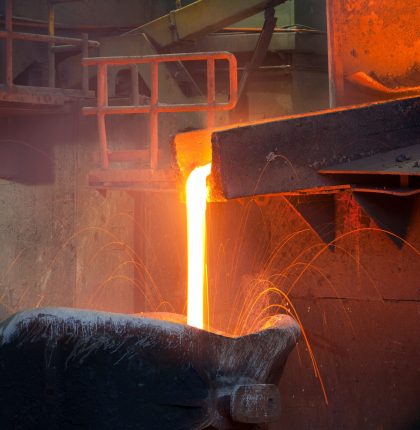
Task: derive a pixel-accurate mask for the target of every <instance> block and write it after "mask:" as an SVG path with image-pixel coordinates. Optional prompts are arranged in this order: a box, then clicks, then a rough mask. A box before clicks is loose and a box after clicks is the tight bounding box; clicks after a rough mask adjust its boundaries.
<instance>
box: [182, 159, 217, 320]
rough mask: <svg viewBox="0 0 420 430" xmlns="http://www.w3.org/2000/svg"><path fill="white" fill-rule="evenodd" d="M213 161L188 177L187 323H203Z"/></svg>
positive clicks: (198, 168) (195, 170)
mask: <svg viewBox="0 0 420 430" xmlns="http://www.w3.org/2000/svg"><path fill="white" fill-rule="evenodd" d="M210 169H211V164H206V165H205V166H202V167H197V168H196V169H194V170H193V171H192V172H191V173H190V175H189V177H188V180H187V185H186V197H187V223H188V226H187V229H188V308H187V323H188V325H191V326H193V327H198V328H203V325H204V321H203V320H204V318H203V314H204V273H205V271H204V269H205V258H206V251H205V249H206V205H207V184H206V180H207V176H208V175H210Z"/></svg>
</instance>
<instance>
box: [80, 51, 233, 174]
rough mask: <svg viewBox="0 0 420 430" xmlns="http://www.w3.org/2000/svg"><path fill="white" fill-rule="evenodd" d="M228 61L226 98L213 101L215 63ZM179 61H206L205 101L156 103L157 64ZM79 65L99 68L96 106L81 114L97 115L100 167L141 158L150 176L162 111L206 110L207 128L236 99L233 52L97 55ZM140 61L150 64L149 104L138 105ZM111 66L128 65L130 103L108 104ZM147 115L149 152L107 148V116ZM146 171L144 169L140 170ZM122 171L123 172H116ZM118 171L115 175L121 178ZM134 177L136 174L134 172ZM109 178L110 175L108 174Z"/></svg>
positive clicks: (156, 155) (154, 166)
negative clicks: (227, 95)
mask: <svg viewBox="0 0 420 430" xmlns="http://www.w3.org/2000/svg"><path fill="white" fill-rule="evenodd" d="M218 60H224V61H227V62H228V64H229V101H228V102H216V82H215V80H216V76H215V62H216V61H218ZM179 61H181V62H182V61H206V62H207V102H206V103H190V104H164V103H160V102H159V64H162V63H167V62H179ZM82 64H83V65H84V66H86V67H89V66H96V67H97V68H98V73H97V76H98V87H97V106H96V107H84V108H83V113H84V115H96V117H97V121H98V133H99V142H100V148H101V161H102V168H103V169H108V168H109V163H110V161H120V162H121V161H127V162H128V161H133V159H142V160H145V161H148V164H149V169H150V171H149V173H150V176H153V174H155V173H156V171H157V170H158V164H159V144H158V143H159V142H158V140H159V138H158V132H159V128H158V117H159V113H163V112H174V113H176V112H207V127H208V128H211V127H214V125H215V113H216V111H228V110H231V109H233V108H234V107H235V105H236V102H237V98H238V84H237V61H236V58H235V56H234V55H233V54H231V53H228V52H210V53H201V52H200V53H191V54H166V55H148V56H142V57H100V58H85V59H83V61H82ZM140 64H150V73H151V88H150V93H151V97H150V103H149V104H147V105H140V104H139V91H138V86H139V82H138V73H137V67H138V65H140ZM112 66H119V67H121V66H123V67H127V68H131V71H132V74H131V76H132V82H131V91H132V97H131V100H132V103H133V105H131V106H109V97H108V79H107V72H108V68H109V67H112ZM131 114H149V115H150V118H149V125H150V146H149V150H148V151H144V150H137V151H118V152H112V151H109V149H108V142H107V133H106V124H105V117H106V116H107V115H131ZM141 170H145V169H141ZM118 173H121V174H123V172H118ZM121 174H118V175H117V176H118V178H120V179H121V177H122V176H121ZM135 176H136V175H135ZM107 177H109V175H108V176H107Z"/></svg>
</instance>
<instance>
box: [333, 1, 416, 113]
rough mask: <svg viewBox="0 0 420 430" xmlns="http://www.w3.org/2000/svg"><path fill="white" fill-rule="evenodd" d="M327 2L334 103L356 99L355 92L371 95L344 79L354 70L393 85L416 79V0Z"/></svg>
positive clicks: (400, 85) (346, 102)
mask: <svg viewBox="0 0 420 430" xmlns="http://www.w3.org/2000/svg"><path fill="white" fill-rule="evenodd" d="M327 4H328V31H329V52H330V53H331V55H330V76H331V77H332V81H331V83H332V96H333V99H335V101H336V103H337V104H338V105H342V104H348V103H349V102H352V101H353V102H354V100H355V97H357V98H358V99H359V100H362V99H363V97H364V98H365V100H366V99H369V98H367V97H368V95H366V94H364V93H363V92H361V93H360V92H357V91H356V92H355V91H354V88H352V87H351V86H349V85H348V84H347V82H346V78H347V77H348V76H349V75H352V74H354V73H357V72H365V73H367V74H369V75H371V76H374V77H376V78H378V79H379V80H380V81H381V82H382V84H385V85H387V84H389V86H391V87H392V88H398V87H404V86H406V87H410V86H418V85H419V84H420V73H419V64H420V50H419V42H418V41H419V40H420V24H419V22H420V4H419V3H418V2H412V1H407V0H343V1H336V0H328V2H327ZM375 98H376V99H380V98H381V95H379V94H377V95H376V96H373V99H375ZM370 99H372V98H370Z"/></svg>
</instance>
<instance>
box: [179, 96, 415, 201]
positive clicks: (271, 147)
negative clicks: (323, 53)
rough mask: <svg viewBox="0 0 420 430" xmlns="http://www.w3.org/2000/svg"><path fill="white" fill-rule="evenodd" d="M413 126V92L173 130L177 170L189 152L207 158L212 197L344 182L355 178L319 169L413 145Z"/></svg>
mask: <svg viewBox="0 0 420 430" xmlns="http://www.w3.org/2000/svg"><path fill="white" fill-rule="evenodd" d="M419 131H420V99H419V98H414V97H413V98H407V99H399V100H395V101H391V102H381V103H372V104H366V105H360V106H352V107H349V108H341V109H336V110H326V111H320V112H317V113H313V114H312V113H311V114H304V115H296V116H290V117H283V118H278V119H274V120H268V121H261V122H258V123H249V124H246V125H238V126H236V127H234V126H230V127H226V128H220V129H215V130H211V131H208V132H206V131H199V132H190V133H185V134H180V135H178V136H176V138H175V141H174V145H175V152H176V156H177V160H178V162H179V165H180V168H181V171H183V173H184V174H188V171H189V169H191V159H190V158H189V157H188V154H189V153H192V154H194V157H197V156H198V157H199V160H200V161H207V162H209V161H208V160H209V159H210V160H211V161H212V174H211V183H212V188H213V189H212V194H213V198H215V199H218V198H222V199H231V198H239V197H245V196H252V195H258V194H272V193H290V192H296V191H304V190H311V191H312V192H319V191H321V190H324V189H326V188H327V189H333V188H340V187H342V186H349V185H350V184H351V183H355V179H352V181H351V182H349V180H348V179H344V180H343V179H338V178H334V177H331V175H330V176H328V177H327V176H325V175H320V174H319V173H318V171H319V170H320V169H325V168H326V167H327V166H330V165H335V164H337V163H339V162H345V161H351V160H357V159H363V158H367V157H369V156H372V155H374V154H376V153H383V152H388V151H389V150H395V149H397V148H403V147H409V146H412V145H416V144H418V136H419ZM197 154H198V155H197ZM200 156H202V158H203V160H201V159H200ZM364 185H368V184H364Z"/></svg>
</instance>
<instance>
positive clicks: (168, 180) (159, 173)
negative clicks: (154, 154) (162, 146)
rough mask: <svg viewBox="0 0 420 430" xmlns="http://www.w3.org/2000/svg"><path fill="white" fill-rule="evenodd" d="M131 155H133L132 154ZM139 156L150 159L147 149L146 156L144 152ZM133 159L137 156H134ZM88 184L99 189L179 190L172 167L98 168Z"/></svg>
mask: <svg viewBox="0 0 420 430" xmlns="http://www.w3.org/2000/svg"><path fill="white" fill-rule="evenodd" d="M125 155H129V154H125ZM129 156H130V157H131V155H129ZM138 156H140V157H141V158H142V159H146V160H148V158H149V151H147V153H146V156H145V157H144V154H143V153H142V152H139V153H138ZM143 157H144V158H143ZM133 159H135V158H134V157H133ZM126 160H127V159H125V160H124V161H126ZM118 161H121V159H118ZM88 184H89V185H90V186H92V187H94V188H97V189H124V190H149V191H165V192H168V191H169V192H175V191H176V190H177V176H176V172H175V171H174V170H172V169H171V170H163V169H155V170H151V169H147V168H137V169H127V168H125V169H121V168H120V169H116V168H114V169H98V170H92V171H90V172H89V175H88Z"/></svg>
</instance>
